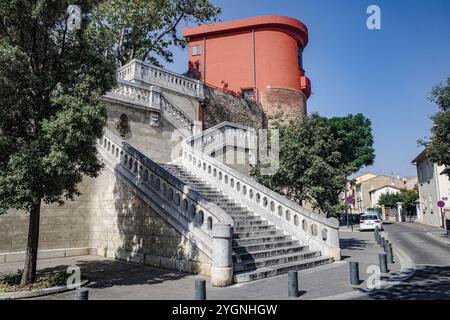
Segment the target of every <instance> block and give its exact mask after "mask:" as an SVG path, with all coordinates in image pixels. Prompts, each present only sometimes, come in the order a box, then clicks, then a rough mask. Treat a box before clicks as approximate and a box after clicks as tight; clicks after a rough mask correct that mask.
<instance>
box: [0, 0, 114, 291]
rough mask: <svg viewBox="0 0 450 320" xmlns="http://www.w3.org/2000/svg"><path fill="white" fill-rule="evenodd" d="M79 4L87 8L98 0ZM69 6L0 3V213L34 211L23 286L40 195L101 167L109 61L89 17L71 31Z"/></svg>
mask: <svg viewBox="0 0 450 320" xmlns="http://www.w3.org/2000/svg"><path fill="white" fill-rule="evenodd" d="M76 3H77V4H78V5H79V6H80V7H81V10H82V11H83V12H84V13H89V12H91V11H92V9H93V8H94V6H95V5H96V1H88V0H86V1H76ZM66 11H67V4H66V3H65V2H64V1H58V0H12V1H1V2H0V105H1V106H2V112H1V113H0V150H2V151H1V152H0V211H1V212H4V211H6V210H7V209H9V208H16V209H24V210H28V211H29V212H30V215H31V217H30V230H32V232H31V231H30V236H29V238H28V247H27V260H26V265H25V271H24V278H23V279H25V280H26V281H25V282H24V284H27V283H28V282H30V281H33V280H34V276H35V259H36V253H37V241H38V232H39V228H38V224H39V208H40V203H41V200H43V201H44V202H46V203H55V202H57V203H63V202H64V200H65V199H71V198H73V197H74V196H75V195H77V194H79V192H78V190H77V183H78V182H80V181H81V179H82V176H83V175H87V176H90V177H95V176H96V175H97V174H98V172H99V170H100V169H101V163H100V162H99V160H98V158H97V152H96V139H97V138H99V137H100V136H101V135H102V131H103V127H104V125H105V123H106V110H105V106H104V104H103V103H102V101H101V97H102V96H103V95H104V94H105V93H106V92H107V91H108V90H110V89H111V88H112V87H113V86H114V85H115V78H116V77H115V65H114V63H113V62H112V61H108V60H107V59H106V58H105V57H104V56H103V55H102V54H101V52H99V51H97V50H96V47H95V46H93V43H92V41H93V40H94V39H92V38H91V37H88V36H87V33H86V26H87V25H89V23H90V20H89V15H85V16H84V18H83V20H82V22H81V28H80V29H73V30H71V29H70V28H69V27H68V17H69V15H68V14H67V12H66ZM36 223H37V225H35V224H36ZM33 224H34V225H33ZM30 248H31V249H30ZM30 255H31V258H30V259H28V258H29V257H30ZM33 255H34V256H33ZM33 260H34V265H33V262H32V261H33ZM30 261H31V262H30ZM30 264H31V265H30ZM30 268H31V269H30ZM30 270H31V271H30Z"/></svg>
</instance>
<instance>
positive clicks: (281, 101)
mask: <svg viewBox="0 0 450 320" xmlns="http://www.w3.org/2000/svg"><path fill="white" fill-rule="evenodd" d="M261 104H262V107H263V109H264V112H265V113H266V114H267V117H269V118H270V117H271V116H274V115H276V114H277V113H280V112H283V115H284V116H285V117H286V118H287V119H295V118H297V119H298V118H301V117H304V116H305V115H306V112H307V111H306V97H305V95H304V94H303V93H302V92H300V91H297V90H293V89H289V88H273V87H272V88H269V87H268V88H267V89H266V91H265V92H263V93H262V94H261Z"/></svg>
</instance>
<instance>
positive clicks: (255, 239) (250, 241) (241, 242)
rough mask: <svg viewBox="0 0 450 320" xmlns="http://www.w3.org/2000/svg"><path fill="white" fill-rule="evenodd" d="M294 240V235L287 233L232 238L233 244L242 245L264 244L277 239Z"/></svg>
mask: <svg viewBox="0 0 450 320" xmlns="http://www.w3.org/2000/svg"><path fill="white" fill-rule="evenodd" d="M287 240H292V236H287V235H275V236H265V237H264V236H263V237H252V238H241V239H232V240H231V243H232V246H233V247H234V246H242V245H246V244H263V243H266V242H276V241H287Z"/></svg>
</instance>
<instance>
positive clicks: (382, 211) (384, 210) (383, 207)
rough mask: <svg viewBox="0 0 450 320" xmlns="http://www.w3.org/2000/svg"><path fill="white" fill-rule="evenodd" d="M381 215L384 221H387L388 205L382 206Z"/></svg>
mask: <svg viewBox="0 0 450 320" xmlns="http://www.w3.org/2000/svg"><path fill="white" fill-rule="evenodd" d="M381 217H382V218H383V220H384V221H386V207H385V206H384V204H383V205H382V206H381Z"/></svg>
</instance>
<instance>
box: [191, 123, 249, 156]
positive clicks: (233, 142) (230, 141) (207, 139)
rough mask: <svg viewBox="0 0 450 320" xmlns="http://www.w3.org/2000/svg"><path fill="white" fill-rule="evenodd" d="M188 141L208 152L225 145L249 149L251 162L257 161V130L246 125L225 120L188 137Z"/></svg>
mask: <svg viewBox="0 0 450 320" xmlns="http://www.w3.org/2000/svg"><path fill="white" fill-rule="evenodd" d="M187 143H188V144H190V145H191V146H192V147H194V148H195V149H197V150H202V151H203V152H204V153H206V154H211V152H213V151H217V150H222V149H223V148H224V147H227V148H228V147H229V148H235V147H237V148H240V149H247V150H248V151H249V162H250V164H255V162H256V149H257V148H256V147H257V136H256V130H255V129H254V128H251V127H247V126H244V125H240V124H236V123H231V122H228V121H225V122H222V123H220V124H218V125H216V126H214V127H211V128H209V129H207V130H205V131H202V132H200V133H198V134H195V135H194V136H192V137H190V138H188V139H187ZM243 160H244V161H245V159H243Z"/></svg>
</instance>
